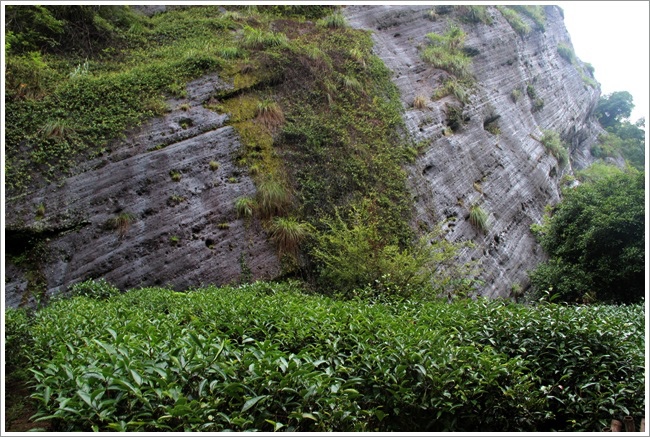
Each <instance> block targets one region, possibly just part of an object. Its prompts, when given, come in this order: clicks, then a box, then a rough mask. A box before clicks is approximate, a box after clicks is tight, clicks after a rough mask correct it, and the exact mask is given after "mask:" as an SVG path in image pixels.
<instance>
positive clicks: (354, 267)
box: [312, 202, 474, 298]
mask: <svg viewBox="0 0 650 437" xmlns="http://www.w3.org/2000/svg"><path fill="white" fill-rule="evenodd" d="M324 223H325V224H326V226H327V228H326V230H325V231H323V232H320V233H319V234H317V235H316V240H317V244H316V246H315V247H314V249H313V252H312V253H313V256H314V258H315V259H316V260H317V261H318V264H319V266H320V272H319V273H320V277H319V280H320V281H321V282H322V285H323V287H324V288H325V286H327V287H331V288H334V289H335V290H336V291H337V292H339V293H341V294H342V295H344V296H346V297H351V296H355V295H371V296H373V297H377V296H382V295H383V296H386V297H390V296H402V297H412V296H419V297H421V298H430V297H432V296H436V295H450V296H451V295H455V294H462V295H466V294H467V293H468V292H469V291H471V289H472V286H473V285H474V282H473V278H472V275H471V268H470V266H469V265H462V266H461V265H457V264H455V261H456V259H455V257H456V255H457V254H458V252H459V250H460V249H461V248H462V247H463V245H461V244H453V243H450V242H448V241H446V240H445V239H444V238H442V236H441V235H440V233H439V232H438V233H437V234H436V233H434V234H429V235H425V236H423V237H422V238H420V240H419V241H418V242H417V243H415V244H413V245H412V246H411V247H410V248H408V249H400V247H399V245H398V241H397V239H396V238H395V237H393V238H392V239H391V238H388V237H387V236H385V235H382V234H381V232H380V230H379V222H378V217H377V215H376V214H375V213H374V211H373V205H372V204H370V203H368V202H366V203H364V204H362V205H360V206H356V207H353V210H352V211H351V212H350V219H349V220H347V221H345V220H343V218H342V217H341V215H340V214H339V213H338V211H337V213H336V215H335V217H333V218H330V219H325V220H324Z"/></svg>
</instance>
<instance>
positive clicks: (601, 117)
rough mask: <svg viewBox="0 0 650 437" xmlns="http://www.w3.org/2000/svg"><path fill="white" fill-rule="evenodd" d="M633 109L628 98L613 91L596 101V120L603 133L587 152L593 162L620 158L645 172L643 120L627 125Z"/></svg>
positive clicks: (622, 92)
mask: <svg viewBox="0 0 650 437" xmlns="http://www.w3.org/2000/svg"><path fill="white" fill-rule="evenodd" d="M632 109H634V103H633V102H632V95H631V94H630V93H628V92H627V91H617V92H614V93H612V94H608V95H606V96H603V97H601V98H600V101H599V103H598V106H597V107H596V112H595V114H596V117H597V118H598V121H599V122H600V124H601V125H602V126H603V127H604V128H605V130H607V134H605V135H601V136H600V138H599V141H598V143H597V144H595V145H594V146H593V147H592V148H591V153H592V155H593V156H594V157H596V158H606V157H608V156H617V155H620V156H622V157H623V158H624V159H625V160H626V161H627V162H628V163H629V164H630V165H632V166H633V167H635V168H636V169H638V170H643V169H644V168H645V130H644V128H645V119H644V118H641V119H639V120H637V121H636V122H635V123H631V122H630V121H629V120H628V118H629V116H630V114H631V113H632Z"/></svg>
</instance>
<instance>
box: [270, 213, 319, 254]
mask: <svg viewBox="0 0 650 437" xmlns="http://www.w3.org/2000/svg"><path fill="white" fill-rule="evenodd" d="M270 231H271V239H273V241H275V243H276V244H277V245H278V251H279V252H280V254H281V255H284V254H287V255H289V256H291V257H292V258H296V257H297V256H298V249H299V248H300V244H301V243H302V242H303V241H304V240H305V239H306V238H307V237H308V236H309V235H311V233H312V228H311V226H310V225H309V224H307V223H301V222H298V221H296V220H295V219H293V218H285V217H275V218H274V219H273V224H272V225H271V228H270Z"/></svg>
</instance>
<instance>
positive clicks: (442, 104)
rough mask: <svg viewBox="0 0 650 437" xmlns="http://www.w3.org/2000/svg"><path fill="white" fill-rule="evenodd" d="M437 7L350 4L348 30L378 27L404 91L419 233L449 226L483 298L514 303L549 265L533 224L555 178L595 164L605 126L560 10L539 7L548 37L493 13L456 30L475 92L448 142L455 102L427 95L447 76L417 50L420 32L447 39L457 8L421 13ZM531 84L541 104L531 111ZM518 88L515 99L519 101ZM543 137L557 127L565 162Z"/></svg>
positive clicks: (376, 35) (549, 199)
mask: <svg viewBox="0 0 650 437" xmlns="http://www.w3.org/2000/svg"><path fill="white" fill-rule="evenodd" d="M432 8H433V6H353V7H348V8H346V9H345V15H346V17H347V19H348V22H349V23H350V24H351V25H352V26H354V27H358V28H364V29H369V30H371V31H372V32H373V39H374V41H375V50H376V54H377V55H378V56H379V57H381V58H382V59H383V60H384V62H385V63H386V65H387V66H388V67H389V68H390V69H391V70H392V71H393V73H394V82H395V84H396V85H397V86H398V87H399V89H400V91H401V95H402V100H403V103H404V107H405V109H406V114H405V119H406V124H407V126H408V129H409V132H410V134H411V135H412V136H414V137H415V138H416V140H418V141H421V142H423V143H424V144H425V148H424V153H423V154H422V155H421V156H420V157H419V158H418V159H417V162H416V163H415V164H414V165H413V166H411V167H410V169H409V170H410V176H409V182H410V186H411V189H412V191H413V194H414V197H415V201H416V209H417V214H416V222H415V223H414V226H417V227H418V228H422V227H431V226H433V225H434V224H435V223H438V222H441V221H445V222H446V225H445V226H446V228H447V230H448V234H447V238H449V239H450V240H454V241H460V240H472V241H473V242H474V243H475V245H476V246H475V248H474V249H472V250H467V251H466V252H465V253H464V254H463V256H462V259H463V260H465V261H468V260H470V259H475V260H480V261H481V264H482V267H483V274H482V277H481V279H482V281H483V284H484V285H483V286H482V287H481V289H480V291H479V293H480V294H481V295H485V296H489V297H497V296H509V295H510V294H511V291H512V288H513V286H514V287H515V289H519V288H520V287H521V288H525V287H526V286H527V284H528V278H527V271H529V270H531V269H533V268H534V267H535V266H536V265H537V264H538V263H539V262H540V261H542V260H543V259H544V254H543V252H542V251H541V249H540V248H539V246H538V244H537V243H536V242H535V240H534V237H533V235H532V234H531V232H530V225H531V224H533V223H539V222H540V220H541V217H542V215H543V213H544V207H545V206H546V205H547V204H554V203H556V202H557V201H558V200H559V189H560V181H561V178H562V176H563V175H564V174H567V173H571V172H572V168H581V167H584V166H586V165H588V164H589V163H590V162H591V156H590V154H589V147H590V146H591V145H592V144H593V143H594V141H596V138H597V135H598V134H599V133H600V132H601V128H600V127H599V125H598V124H597V122H596V121H595V120H593V119H592V118H590V114H591V113H592V110H593V108H594V106H595V105H596V104H597V102H598V97H599V94H600V90H599V89H598V88H594V87H593V86H589V85H588V84H586V83H585V81H584V79H583V75H584V74H586V73H583V72H581V71H579V70H578V69H577V68H576V67H575V66H574V65H572V64H571V63H570V62H569V61H567V60H565V59H563V58H562V57H560V55H559V54H558V50H557V47H558V44H559V43H564V44H567V45H569V46H570V45H571V41H570V38H569V35H568V33H567V31H566V29H565V27H564V23H563V19H562V16H561V11H560V9H559V8H557V7H555V6H548V7H546V8H545V12H546V16H547V23H546V30H545V31H544V32H540V31H533V32H531V33H530V34H528V35H526V36H523V37H522V36H520V35H518V34H517V33H516V32H515V31H514V30H513V29H512V28H511V27H510V25H509V24H508V22H507V21H506V20H505V19H504V18H503V16H502V15H501V13H500V12H499V11H498V10H497V9H496V8H494V7H489V8H488V14H489V15H490V16H491V18H492V23H491V24H484V23H471V24H470V23H462V22H461V23H460V26H461V27H462V29H463V30H464V31H465V32H466V34H467V39H466V42H465V49H466V51H467V52H468V53H470V54H471V55H473V57H472V69H473V76H474V78H475V86H474V87H473V90H472V94H471V96H470V99H469V103H468V104H467V105H465V106H464V108H463V118H464V119H465V123H464V125H463V126H462V127H461V128H460V129H457V130H456V131H455V132H454V134H453V135H449V136H445V134H444V133H443V131H444V130H445V128H446V127H447V124H448V120H447V119H448V112H449V111H450V107H452V106H453V107H459V106H460V105H459V102H458V101H457V100H456V99H455V98H454V97H451V96H447V97H444V98H442V99H440V100H437V101H432V100H431V96H432V95H433V93H434V91H435V90H436V89H438V88H439V87H440V86H441V85H442V81H443V80H444V78H445V77H446V76H447V73H446V72H444V71H441V70H438V69H436V68H433V67H432V66H431V65H429V64H427V63H425V62H424V61H423V60H422V59H421V57H420V52H419V50H418V46H422V45H424V44H425V35H426V34H427V33H430V32H435V33H438V34H444V33H445V32H446V30H447V26H448V24H447V22H448V19H449V18H452V17H453V16H454V14H456V13H457V11H456V10H454V9H453V8H439V9H438V14H437V15H438V16H437V17H436V16H432V15H430V14H429V13H428V12H429V11H430V10H431V9H432ZM432 17H433V19H432ZM456 18H458V17H456ZM524 19H525V20H528V19H527V18H524ZM530 24H531V27H533V28H534V24H533V23H532V21H531V22H530ZM578 62H579V61H578ZM529 86H530V87H531V88H532V89H533V90H534V92H535V94H536V98H539V99H542V100H543V107H541V108H540V107H539V106H540V105H539V103H538V105H537V106H538V107H537V108H535V107H534V106H535V102H534V100H533V99H531V98H530V97H529V96H528V93H527V88H528V87H529ZM515 89H517V90H519V94H520V96H521V97H520V98H519V99H518V100H516V101H515V99H514V98H513V90H515ZM417 96H423V97H426V101H427V103H426V107H425V108H424V109H417V108H415V107H414V105H413V102H414V100H415V98H416V97H417ZM490 127H491V129H489V128H490ZM542 130H553V131H556V132H558V133H559V134H560V135H561V138H562V139H563V140H564V142H565V143H566V144H568V145H569V146H570V152H571V163H570V164H569V165H568V166H567V167H564V168H563V167H561V166H560V165H559V164H558V162H557V160H556V159H555V158H554V157H553V156H551V155H550V154H549V153H547V152H546V151H545V150H544V147H543V145H542V144H541V143H540V142H539V141H538V139H539V138H540V137H541V135H542ZM490 131H491V132H490ZM447 133H449V131H447ZM473 205H478V206H480V207H481V208H482V209H483V210H484V211H485V212H486V213H487V214H488V223H487V225H488V229H487V231H483V230H480V229H477V228H476V227H475V226H473V225H472V224H471V223H470V221H469V214H470V208H471V206H473ZM515 284H518V285H515Z"/></svg>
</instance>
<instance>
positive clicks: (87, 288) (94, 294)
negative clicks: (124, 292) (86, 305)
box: [67, 278, 120, 299]
mask: <svg viewBox="0 0 650 437" xmlns="http://www.w3.org/2000/svg"><path fill="white" fill-rule="evenodd" d="M119 293H120V290H119V289H118V288H117V287H115V286H114V285H112V284H111V283H109V282H108V281H107V280H106V279H104V278H100V279H88V280H86V281H83V282H78V283H76V284H74V285H73V286H72V287H70V290H69V291H68V293H67V296H69V297H76V296H83V297H88V298H91V299H108V298H110V297H112V296H115V295H117V294H119Z"/></svg>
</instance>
